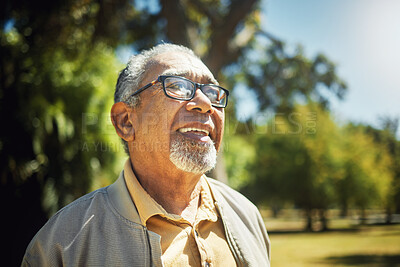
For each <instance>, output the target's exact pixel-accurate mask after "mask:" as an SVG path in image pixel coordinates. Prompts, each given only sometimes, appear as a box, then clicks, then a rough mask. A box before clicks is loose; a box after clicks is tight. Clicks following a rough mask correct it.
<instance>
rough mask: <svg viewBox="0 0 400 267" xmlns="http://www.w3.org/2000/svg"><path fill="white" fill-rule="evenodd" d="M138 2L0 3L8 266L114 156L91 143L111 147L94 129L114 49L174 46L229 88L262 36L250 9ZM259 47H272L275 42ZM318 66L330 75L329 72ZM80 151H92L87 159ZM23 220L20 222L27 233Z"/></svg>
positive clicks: (100, 128) (247, 4)
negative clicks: (194, 57)
mask: <svg viewBox="0 0 400 267" xmlns="http://www.w3.org/2000/svg"><path fill="white" fill-rule="evenodd" d="M146 3H147V2H145V1H134V2H133V3H132V2H131V1H128V0H118V1H100V0H91V1H84V0H68V1H45V0H39V1H28V0H18V1H11V0H6V1H2V2H1V3H0V40H1V43H0V56H1V59H0V86H1V88H0V101H1V105H0V111H1V114H6V115H4V116H2V118H1V123H2V125H3V126H6V127H4V130H2V132H1V134H0V158H1V163H0V173H1V181H2V183H1V202H2V205H3V210H5V211H6V212H7V213H8V214H10V217H13V218H14V219H12V220H11V221H8V222H7V227H4V228H3V229H7V233H5V235H4V236H6V239H7V240H14V242H11V243H12V245H11V246H8V248H7V249H8V250H6V251H10V252H9V253H7V252H6V254H8V255H11V256H10V257H11V259H10V264H8V265H18V264H19V263H20V257H21V255H22V253H23V251H24V249H25V247H26V245H27V242H28V241H29V240H30V239H31V237H32V236H33V234H34V233H35V232H36V231H37V229H38V228H39V227H40V226H41V225H42V224H43V223H44V221H45V220H46V218H48V216H49V215H50V214H51V213H52V212H53V211H54V210H55V209H57V208H59V207H61V206H63V205H65V204H66V203H68V202H69V201H71V200H72V199H74V198H76V197H78V196H80V195H82V194H84V193H86V192H87V191H88V190H89V188H90V186H91V183H92V178H93V177H94V176H99V175H100V176H101V175H102V173H104V171H105V170H108V169H110V168H112V162H113V159H115V155H116V154H115V151H113V150H115V149H110V148H107V149H103V150H102V151H99V150H97V148H98V146H97V148H96V147H95V145H94V144H97V145H99V144H103V145H104V144H109V142H110V141H107V140H108V139H110V138H111V137H110V136H109V135H108V134H105V131H107V130H104V129H107V126H106V125H105V123H104V122H103V120H98V122H97V123H96V122H95V121H96V119H99V117H101V116H100V114H99V112H100V110H101V112H103V111H104V110H105V107H106V106H107V105H109V103H108V102H107V101H105V100H103V97H104V96H105V95H107V99H111V97H110V94H112V91H113V89H112V88H113V87H114V86H113V83H115V81H116V75H117V71H118V70H119V69H121V68H122V66H120V65H119V64H118V63H117V62H116V59H115V55H114V50H115V49H117V48H118V47H120V46H121V45H125V46H129V47H132V49H134V50H135V49H136V50H138V49H142V48H148V47H150V46H152V45H154V44H155V43H158V42H160V41H161V40H166V41H171V42H175V43H179V44H184V45H187V46H189V47H191V48H193V49H194V50H195V51H196V52H197V53H198V54H200V55H201V56H202V58H203V59H204V61H205V62H206V64H207V65H208V66H210V69H211V70H212V71H213V72H214V73H215V74H216V76H218V77H219V78H220V79H221V80H222V81H223V82H226V84H228V85H232V84H233V83H234V82H233V80H232V78H234V79H236V77H239V76H232V75H233V74H234V75H236V74H237V73H238V72H232V73H231V72H230V70H232V69H233V68H240V67H241V64H244V63H245V62H247V61H246V60H245V59H246V57H247V55H248V54H249V53H251V49H248V48H249V45H250V44H252V45H253V46H254V47H256V44H257V42H258V40H257V39H256V36H257V34H265V33H263V32H262V30H261V29H260V8H259V3H260V2H259V1H257V0H252V1H239V0H232V1H209V0H189V1H183V0H181V1H178V0H174V1H168V2H167V1H161V2H160V5H159V6H157V7H156V8H155V9H150V7H148V6H146ZM140 4H141V5H142V8H141V7H140ZM143 5H144V7H143ZM267 36H268V35H267ZM269 39H270V40H271V42H272V43H273V44H274V45H276V44H277V41H276V39H274V38H269ZM270 45H271V44H268V45H266V46H265V49H264V50H263V51H264V52H263V54H262V55H263V56H262V58H265V62H264V63H266V62H267V61H268V60H271V61H272V62H274V61H276V64H278V65H279V64H283V65H284V64H286V63H287V61H285V60H281V59H279V58H278V57H271V58H268V57H266V53H265V51H268V47H269V46H270ZM279 51H280V52H284V50H283V49H281V50H279ZM302 60H303V61H304V62H307V60H306V59H305V58H302V59H301V61H302ZM259 63H260V62H254V64H259ZM260 64H261V63H260ZM276 64H274V65H276ZM322 65H326V66H327V68H325V69H327V70H331V68H329V66H330V65H329V64H325V63H323V64H322ZM235 66H236V67H235ZM260 66H261V67H263V66H265V64H264V65H260ZM247 69H248V70H249V72H250V71H251V69H250V68H247ZM283 69H284V67H283ZM321 69H324V68H323V67H322V68H321ZM333 71H334V70H333ZM231 74H232V75H231ZM248 77H252V76H249V75H243V78H242V82H243V83H245V84H250V82H248V81H247V80H248V79H250V78H248ZM321 77H322V76H320V77H319V78H321ZM270 78H271V77H267V76H266V77H265V79H270ZM283 78H284V77H283ZM319 78H318V79H319ZM228 79H231V80H228ZM318 79H317V80H318ZM265 81H266V80H265ZM265 81H264V82H261V83H260V84H259V87H258V89H257V88H256V87H253V86H252V87H251V88H252V89H254V90H259V91H261V90H265V88H264V86H265V84H266V83H265ZM336 83H337V81H335V80H334V81H333V84H336ZM337 84H338V85H339V87H341V83H337ZM313 85H316V83H315V84H312V86H313ZM231 87H232V88H233V86H231ZM342 87H343V86H342ZM344 88H345V87H343V90H344ZM318 90H319V87H316V86H315V87H310V90H309V91H308V92H305V94H303V93H301V90H299V89H296V91H297V92H299V93H300V94H303V95H306V94H312V92H317V91H318ZM280 95H284V94H283V91H282V92H281V93H280ZM262 98H263V95H262V94H260V101H263V102H266V101H265V100H263V99H262ZM104 99H105V98H104ZM290 101H292V100H290ZM290 101H289V102H290ZM263 107H265V108H266V107H268V105H264V106H263ZM274 108H275V107H274ZM232 114H233V113H231V115H228V116H233V115H232ZM91 115H93V116H91ZM84 144H93V147H92V149H89V150H88V149H86V147H85V146H84ZM119 149H120V148H119ZM217 169H219V170H222V171H223V170H224V168H217ZM103 175H104V174H103ZM104 176H105V175H104ZM51 199H52V201H50V200H51ZM7 203H13V205H7ZM21 210H27V211H29V212H27V213H24V212H20V211H21ZM32 218H33V219H32ZM26 221H30V224H29V225H28V226H27V225H26V224H25V222H26ZM21 229H22V230H21ZM14 233H16V234H14Z"/></svg>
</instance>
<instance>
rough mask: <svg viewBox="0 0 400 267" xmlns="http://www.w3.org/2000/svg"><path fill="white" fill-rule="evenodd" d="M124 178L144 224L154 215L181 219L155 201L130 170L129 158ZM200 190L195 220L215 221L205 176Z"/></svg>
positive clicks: (212, 199)
mask: <svg viewBox="0 0 400 267" xmlns="http://www.w3.org/2000/svg"><path fill="white" fill-rule="evenodd" d="M124 178H125V183H126V186H127V188H128V191H129V194H130V196H131V198H132V200H133V202H134V203H135V205H136V208H137V210H138V213H139V217H140V221H141V223H142V224H143V225H145V226H146V222H147V220H148V219H149V218H151V217H152V216H155V215H160V216H162V217H167V218H168V219H171V220H175V221H180V220H183V219H182V217H181V216H179V215H176V214H171V213H168V212H167V211H166V210H165V209H164V208H163V207H162V206H161V205H160V204H158V203H157V201H155V200H154V199H153V198H152V197H151V196H150V195H149V194H148V193H147V192H146V190H145V189H144V188H143V187H142V185H141V184H140V183H139V181H138V179H137V178H136V175H135V174H134V172H133V170H132V165H131V161H130V159H128V160H127V161H126V162H125V166H124ZM200 183H201V191H200V197H201V199H200V205H199V208H198V211H197V215H196V222H199V221H201V220H210V221H213V222H215V221H217V219H218V213H217V211H216V208H215V205H214V197H213V194H212V192H211V188H210V186H209V184H208V181H207V179H206V176H205V175H203V176H202V177H201V178H200Z"/></svg>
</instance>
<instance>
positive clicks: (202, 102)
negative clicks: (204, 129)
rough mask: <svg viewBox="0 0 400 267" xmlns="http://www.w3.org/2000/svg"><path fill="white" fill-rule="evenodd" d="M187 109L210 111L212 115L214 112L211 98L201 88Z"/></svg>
mask: <svg viewBox="0 0 400 267" xmlns="http://www.w3.org/2000/svg"><path fill="white" fill-rule="evenodd" d="M186 109H187V110H189V111H192V110H196V111H198V112H200V113H209V114H210V115H211V114H213V113H214V109H213V107H212V105H211V101H210V99H209V98H208V97H207V96H206V95H205V94H204V93H203V92H202V91H201V90H200V89H199V88H197V89H196V93H195V95H194V97H193V98H192V99H191V100H189V102H188V103H187V105H186Z"/></svg>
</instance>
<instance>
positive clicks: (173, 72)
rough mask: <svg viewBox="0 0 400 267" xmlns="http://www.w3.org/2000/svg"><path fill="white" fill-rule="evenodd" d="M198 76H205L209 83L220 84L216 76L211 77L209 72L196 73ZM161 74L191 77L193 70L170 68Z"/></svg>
mask: <svg viewBox="0 0 400 267" xmlns="http://www.w3.org/2000/svg"><path fill="white" fill-rule="evenodd" d="M195 74H196V75H198V76H201V77H203V78H204V79H205V80H206V81H207V83H212V84H216V85H218V81H217V80H216V79H215V78H214V77H212V76H211V77H210V75H209V74H207V73H203V72H201V73H195ZM161 75H171V76H181V77H185V78H186V77H190V76H192V75H193V72H192V71H188V70H174V69H169V70H165V71H164V72H163V73H162V74H161Z"/></svg>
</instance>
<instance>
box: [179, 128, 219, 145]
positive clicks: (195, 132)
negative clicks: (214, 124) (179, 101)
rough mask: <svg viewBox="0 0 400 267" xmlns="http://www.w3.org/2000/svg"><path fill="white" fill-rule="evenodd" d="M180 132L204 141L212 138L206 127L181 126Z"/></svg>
mask: <svg viewBox="0 0 400 267" xmlns="http://www.w3.org/2000/svg"><path fill="white" fill-rule="evenodd" d="M178 132H180V133H182V134H183V135H184V136H186V137H189V138H192V139H196V140H200V141H203V142H208V141H209V140H211V138H210V136H209V134H210V132H209V131H208V130H206V129H201V128H196V127H184V128H179V129H178Z"/></svg>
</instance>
